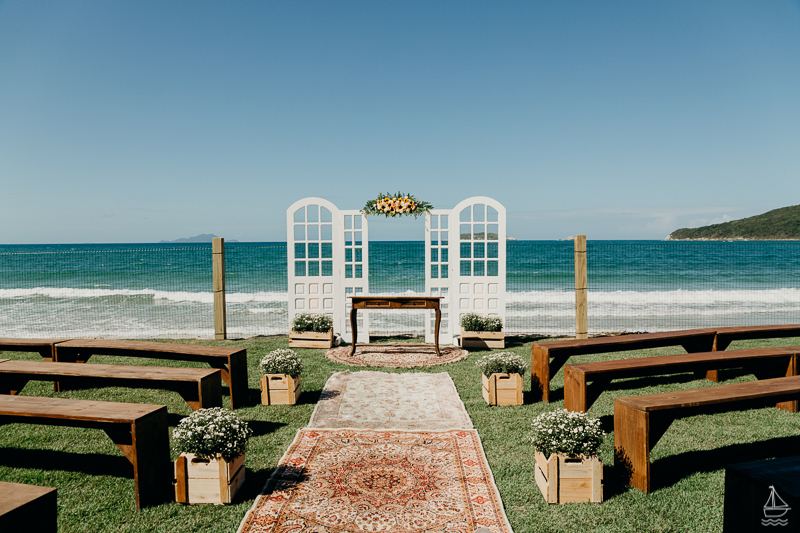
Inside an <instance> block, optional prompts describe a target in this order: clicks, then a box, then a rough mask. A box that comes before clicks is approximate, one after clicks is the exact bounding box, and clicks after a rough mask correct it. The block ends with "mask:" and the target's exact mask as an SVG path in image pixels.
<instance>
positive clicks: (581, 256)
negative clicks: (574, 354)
mask: <svg viewBox="0 0 800 533" xmlns="http://www.w3.org/2000/svg"><path fill="white" fill-rule="evenodd" d="M587 293H588V288H587V274H586V235H575V338H577V339H586V338H588V337H589V316H588V307H587V305H586V296H587Z"/></svg>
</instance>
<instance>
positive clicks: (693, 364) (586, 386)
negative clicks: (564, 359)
mask: <svg viewBox="0 0 800 533" xmlns="http://www.w3.org/2000/svg"><path fill="white" fill-rule="evenodd" d="M798 354H800V346H792V347H788V348H756V349H751V350H731V351H728V352H702V353H692V354H679V355H661V356H656V357H637V358H633V359H618V360H614V361H595V362H591V363H580V364H569V365H566V366H564V407H565V408H566V409H567V410H569V411H581V412H584V413H585V412H587V411H588V410H589V407H591V406H592V404H593V403H594V402H595V400H596V399H597V398H598V397H599V396H600V393H601V392H602V391H603V390H604V389H605V387H606V386H607V385H608V384H609V383H611V381H612V380H614V379H623V378H637V377H648V376H663V375H667V374H677V373H681V372H703V373H705V372H706V371H708V370H716V369H720V368H745V369H747V370H749V371H751V372H752V373H753V374H755V376H756V378H758V379H769V378H779V377H784V376H796V375H797V374H798V368H797V363H798ZM590 383H591V384H590Z"/></svg>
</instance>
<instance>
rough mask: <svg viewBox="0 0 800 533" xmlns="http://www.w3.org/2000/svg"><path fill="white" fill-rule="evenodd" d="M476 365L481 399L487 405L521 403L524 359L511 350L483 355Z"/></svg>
mask: <svg viewBox="0 0 800 533" xmlns="http://www.w3.org/2000/svg"><path fill="white" fill-rule="evenodd" d="M476 365H477V366H478V368H480V369H481V373H482V375H481V379H482V382H483V399H484V400H486V403H488V404H489V405H522V376H523V375H524V374H525V368H526V364H525V360H524V359H523V358H522V357H521V356H519V355H517V354H515V353H512V352H499V353H492V354H489V355H484V356H483V357H482V358H481V359H480V360H479V361H478V362H477V363H476Z"/></svg>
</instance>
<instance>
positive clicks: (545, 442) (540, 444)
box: [530, 409, 606, 457]
mask: <svg viewBox="0 0 800 533" xmlns="http://www.w3.org/2000/svg"><path fill="white" fill-rule="evenodd" d="M532 427H533V434H532V435H531V436H530V439H531V442H533V446H534V447H535V448H536V449H537V450H539V451H540V452H542V454H544V456H545V457H550V455H551V454H554V453H556V454H565V455H571V456H575V455H583V456H585V457H593V456H595V455H597V450H598V449H599V448H600V445H601V444H602V443H603V438H604V437H605V435H606V434H605V432H604V431H603V430H602V429H600V420H599V419H597V418H589V417H588V416H586V414H585V413H575V412H571V411H567V410H566V409H561V410H559V411H553V412H550V413H544V414H541V415H539V416H538V417H536V418H535V419H534V421H533V423H532Z"/></svg>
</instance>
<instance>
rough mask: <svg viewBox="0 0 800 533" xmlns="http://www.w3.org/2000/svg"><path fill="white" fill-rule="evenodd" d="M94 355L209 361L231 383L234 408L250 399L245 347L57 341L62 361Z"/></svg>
mask: <svg viewBox="0 0 800 533" xmlns="http://www.w3.org/2000/svg"><path fill="white" fill-rule="evenodd" d="M92 355H115V356H122V357H148V358H157V359H170V360H173V361H194V362H201V363H208V364H209V365H211V367H212V368H217V369H219V370H220V372H221V373H222V381H224V382H225V383H226V384H227V385H228V392H229V394H230V397H231V408H232V409H234V408H237V407H243V406H245V405H247V402H248V396H249V393H250V391H249V388H248V383H247V350H245V349H244V348H226V347H221V346H204V345H200V344H174V343H167V342H147V341H118V340H103V339H74V340H69V341H65V342H59V343H57V344H55V361H56V362H58V363H65V362H66V363H85V362H86V361H87V360H88V359H89V358H90V357H91V356H92Z"/></svg>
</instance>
